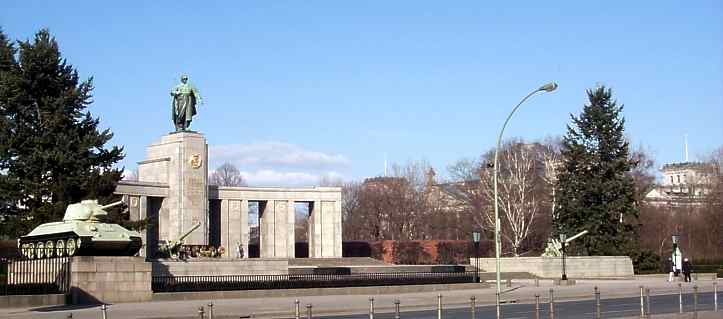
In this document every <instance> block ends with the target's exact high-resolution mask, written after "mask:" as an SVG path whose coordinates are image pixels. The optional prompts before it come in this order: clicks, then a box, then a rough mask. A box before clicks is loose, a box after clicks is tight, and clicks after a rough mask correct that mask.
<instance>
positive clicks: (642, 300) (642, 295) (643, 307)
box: [640, 286, 645, 318]
mask: <svg viewBox="0 0 723 319" xmlns="http://www.w3.org/2000/svg"><path fill="white" fill-rule="evenodd" d="M644 289H645V288H644V287H643V286H640V318H645V300H644V299H643V297H644V294H643V290H644Z"/></svg>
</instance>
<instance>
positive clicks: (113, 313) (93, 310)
mask: <svg viewBox="0 0 723 319" xmlns="http://www.w3.org/2000/svg"><path fill="white" fill-rule="evenodd" d="M721 282H723V280H718V283H721ZM640 286H643V287H645V288H649V289H650V290H651V298H650V304H651V306H650V308H651V311H652V313H653V314H654V315H655V314H663V313H667V314H673V313H675V312H677V311H678V299H677V298H678V295H677V293H678V291H679V286H678V283H669V282H667V281H666V280H665V279H664V278H662V277H654V276H653V277H638V278H637V279H634V280H578V281H577V284H576V285H573V286H554V285H552V282H551V281H540V286H539V287H537V286H535V283H534V281H531V280H527V281H525V280H521V281H515V282H513V283H512V286H511V287H504V288H503V294H502V298H503V299H504V300H505V301H506V302H507V303H506V304H504V305H503V307H502V312H503V314H504V318H535V313H534V310H535V308H534V307H535V306H534V303H535V295H539V296H540V297H539V298H540V303H541V304H540V307H541V309H540V318H549V313H548V310H549V307H548V303H547V302H548V299H549V290H550V289H553V290H554V296H555V297H554V299H555V301H556V302H555V308H554V309H555V314H556V316H555V318H593V312H594V310H595V307H594V301H593V300H594V294H593V292H594V287H598V289H599V291H600V295H601V305H602V306H601V310H602V312H603V318H624V317H636V316H638V315H639V314H640V297H639V295H640V288H639V287H640ZM694 286H697V287H698V291H699V295H698V297H699V298H698V304H699V306H698V309H699V310H701V311H704V310H709V309H712V305H713V302H712V301H713V294H712V291H713V281H712V280H711V279H708V280H700V281H698V282H694V283H682V285H681V287H682V288H683V291H684V295H683V303H684V311H685V312H688V313H689V312H690V311H692V307H693V306H692V305H693V287H694ZM719 286H720V285H719ZM441 294H442V305H443V318H471V309H470V297H471V296H475V298H476V303H477V305H478V307H477V310H476V311H477V312H476V314H477V316H476V318H495V307H494V304H495V288H494V284H493V285H491V286H488V287H485V288H479V289H456V290H449V291H443V292H441ZM370 297H372V298H374V306H375V312H376V313H377V314H376V316H375V318H394V307H395V305H394V301H395V300H397V299H398V300H400V307H401V312H402V313H401V318H420V319H421V318H437V317H436V305H437V302H438V292H417V293H403V294H393V295H375V296H367V295H336V296H323V295H322V296H307V297H299V298H298V299H299V305H300V312H301V315H302V316H301V318H305V315H306V305H307V304H308V305H312V312H313V318H369V315H368V311H369V305H370V302H369V298H370ZM721 298H723V295H721V293H720V292H719V293H718V299H719V305H720V304H721V300H720V299H721ZM295 299H297V298H294V297H273V298H272V297H268V298H245V299H218V300H206V301H204V300H198V301H181V300H178V301H157V302H144V303H124V304H114V305H109V307H108V311H107V315H108V318H111V319H115V318H144V319H161V318H200V314H199V307H204V315H205V318H208V313H209V309H208V304H209V303H213V305H214V306H213V311H214V315H215V316H214V319H219V318H293V317H294V305H295V303H294V302H295ZM722 310H723V309H722ZM71 314H72V316H73V317H72V318H74V319H95V318H101V310H100V308H99V307H98V306H97V305H95V306H54V307H40V308H17V309H0V318H8V319H10V318H18V319H21V318H22V319H25V318H54V319H60V318H68V316H69V315H71ZM718 314H721V316H717V315H718ZM706 316H708V317H706ZM706 316H701V317H700V318H701V319H702V318H723V312H720V313H715V314H712V316H713V317H710V315H706Z"/></svg>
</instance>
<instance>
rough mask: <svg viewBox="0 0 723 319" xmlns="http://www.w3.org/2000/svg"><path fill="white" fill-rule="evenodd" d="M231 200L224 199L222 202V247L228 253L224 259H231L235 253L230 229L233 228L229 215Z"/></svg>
mask: <svg viewBox="0 0 723 319" xmlns="http://www.w3.org/2000/svg"><path fill="white" fill-rule="evenodd" d="M229 202H230V201H229V200H227V199H224V200H222V201H221V229H220V231H221V246H223V247H224V248H226V252H225V253H224V255H223V256H224V257H226V258H229V257H231V256H233V252H232V250H231V249H229V248H230V247H231V245H233V242H232V241H231V239H230V229H231V228H232V227H233V226H230V223H229V221H230V219H231V218H230V214H229Z"/></svg>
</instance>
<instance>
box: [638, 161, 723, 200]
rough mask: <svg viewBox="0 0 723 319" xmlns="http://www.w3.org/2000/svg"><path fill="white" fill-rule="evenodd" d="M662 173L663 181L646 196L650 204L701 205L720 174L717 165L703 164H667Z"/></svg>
mask: <svg viewBox="0 0 723 319" xmlns="http://www.w3.org/2000/svg"><path fill="white" fill-rule="evenodd" d="M660 171H661V173H663V180H662V182H661V183H660V184H659V185H656V186H655V187H654V188H653V189H652V190H651V191H650V192H648V194H647V195H646V196H645V200H646V201H647V202H648V203H652V204H657V205H665V204H672V205H691V204H700V203H701V201H702V200H703V199H704V198H705V196H706V195H708V194H709V193H710V192H711V190H712V184H713V181H714V179H715V177H716V176H717V175H718V174H719V172H718V169H717V167H716V166H715V165H712V164H710V163H702V162H682V163H670V164H665V165H663V167H662V168H661V169H660Z"/></svg>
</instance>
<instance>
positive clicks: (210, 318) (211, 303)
mask: <svg viewBox="0 0 723 319" xmlns="http://www.w3.org/2000/svg"><path fill="white" fill-rule="evenodd" d="M208 319H213V302H209V303H208Z"/></svg>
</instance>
